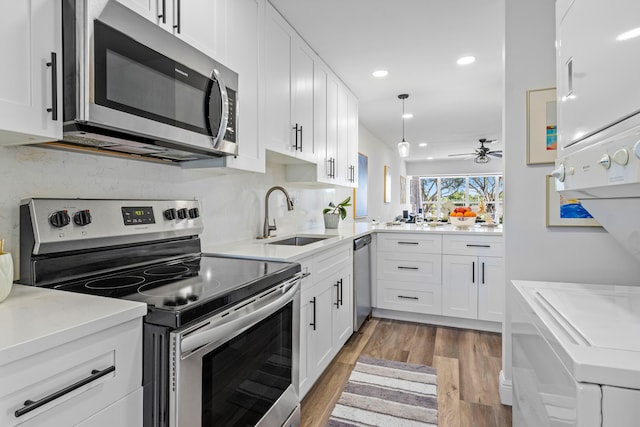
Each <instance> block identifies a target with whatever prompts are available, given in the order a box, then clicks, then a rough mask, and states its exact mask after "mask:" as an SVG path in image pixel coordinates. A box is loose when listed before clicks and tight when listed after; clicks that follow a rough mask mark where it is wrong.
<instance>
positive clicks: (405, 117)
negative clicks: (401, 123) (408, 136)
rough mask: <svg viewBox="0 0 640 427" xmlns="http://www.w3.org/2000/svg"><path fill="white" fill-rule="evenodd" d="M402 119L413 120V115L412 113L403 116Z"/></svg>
mask: <svg viewBox="0 0 640 427" xmlns="http://www.w3.org/2000/svg"><path fill="white" fill-rule="evenodd" d="M402 118H403V119H412V118H413V114H411V113H404V114H403V115H402Z"/></svg>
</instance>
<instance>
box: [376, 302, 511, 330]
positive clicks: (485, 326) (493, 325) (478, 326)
mask: <svg viewBox="0 0 640 427" xmlns="http://www.w3.org/2000/svg"><path fill="white" fill-rule="evenodd" d="M373 317H380V318H383V319H393V320H405V321H407V322H416V323H428V324H431V325H438V326H450V327H453V328H461V329H475V330H478V331H487V332H497V333H499V334H501V333H502V324H501V323H499V322H487V321H484V320H472V319H459V318H456V317H448V316H439V315H435V314H422V313H409V312H406V311H396V310H386V309H383V308H374V309H373Z"/></svg>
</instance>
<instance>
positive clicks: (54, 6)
mask: <svg viewBox="0 0 640 427" xmlns="http://www.w3.org/2000/svg"><path fill="white" fill-rule="evenodd" d="M0 6H1V9H2V13H1V14H0V56H1V57H2V60H3V64H4V66H3V67H2V78H1V79H0V144H24V143H31V142H43V141H53V140H57V139H61V138H62V18H61V5H60V1H54V0H32V1H9V0H0Z"/></svg>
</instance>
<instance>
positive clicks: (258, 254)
mask: <svg viewBox="0 0 640 427" xmlns="http://www.w3.org/2000/svg"><path fill="white" fill-rule="evenodd" d="M371 233H423V234H434V233H435V234H467V235H487V236H502V226H498V227H483V226H481V225H479V224H476V225H474V226H472V227H469V228H468V229H458V228H456V227H454V226H453V225H451V224H443V225H439V226H436V227H430V226H428V225H426V224H425V225H416V224H404V223H401V224H400V225H386V224H372V223H369V222H366V223H365V222H356V223H350V224H341V225H340V227H339V228H337V229H324V228H322V227H321V228H317V229H307V230H303V231H301V232H299V233H296V234H287V235H277V236H273V237H271V238H270V239H268V240H261V239H251V240H243V241H239V242H229V243H222V244H215V245H207V244H206V243H205V242H202V252H204V253H208V254H212V255H223V256H230V257H238V258H252V259H264V260H270V261H297V260H299V259H302V258H305V257H308V256H311V255H313V254H315V253H317V252H320V251H322V250H325V249H329V248H331V247H333V246H336V245H339V244H340V243H344V242H346V241H353V239H355V238H358V237H362V236H364V235H366V234H371ZM318 235H322V236H331V237H329V238H327V239H325V240H322V241H319V242H316V243H311V244H309V245H305V246H286V245H272V244H269V242H274V241H278V240H281V239H286V238H288V237H292V236H318Z"/></svg>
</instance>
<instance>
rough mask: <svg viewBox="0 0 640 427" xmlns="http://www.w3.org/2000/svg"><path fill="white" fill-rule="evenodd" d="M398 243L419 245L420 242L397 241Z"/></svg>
mask: <svg viewBox="0 0 640 427" xmlns="http://www.w3.org/2000/svg"><path fill="white" fill-rule="evenodd" d="M398 244H399V245H419V244H420V242H398Z"/></svg>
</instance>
